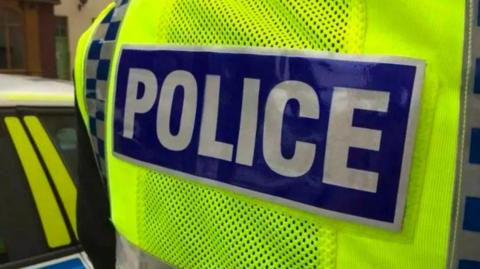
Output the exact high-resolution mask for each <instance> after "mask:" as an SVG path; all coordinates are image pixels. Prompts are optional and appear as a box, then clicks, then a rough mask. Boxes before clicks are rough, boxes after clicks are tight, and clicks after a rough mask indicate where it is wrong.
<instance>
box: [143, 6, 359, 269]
mask: <svg viewBox="0 0 480 269" xmlns="http://www.w3.org/2000/svg"><path fill="white" fill-rule="evenodd" d="M161 8H162V7H161V6H159V7H158V9H161ZM364 13H365V12H364V5H363V0H323V1H298V0H283V1H258V0H245V1H237V0H216V1H209V0H201V1H190V0H183V1H176V2H175V4H174V5H173V6H172V9H171V11H170V12H168V14H165V16H163V18H164V19H161V20H160V22H158V23H159V24H158V32H157V41H156V42H157V44H165V43H170V44H188V45H234V46H250V47H255V46H258V47H276V48H297V49H299V48H300V49H301V48H306V49H315V50H321V51H332V52H348V53H359V52H361V51H362V47H363V37H364V29H365V24H364V21H365V14H364ZM137 183H138V185H137V195H138V199H137V201H138V205H137V216H138V221H137V224H138V231H137V232H138V237H139V238H138V240H139V242H138V243H139V247H141V248H142V249H144V250H145V251H147V252H149V253H151V254H152V255H154V256H156V257H158V258H159V259H161V260H162V261H165V262H167V263H170V264H172V265H175V266H177V267H180V268H212V269H217V268H275V269H277V268H300V269H303V268H335V263H336V251H337V249H336V248H337V244H336V232H335V231H334V230H332V229H330V228H327V227H325V226H323V225H321V224H319V222H316V221H313V220H312V219H311V218H304V217H302V215H301V214H290V213H291V212H292V210H289V209H287V208H283V207H281V206H274V205H272V204H269V203H264V202H260V201H259V200H254V199H253V198H249V197H247V196H244V195H239V194H235V193H233V192H228V191H226V190H222V189H220V188H213V187H208V186H205V185H202V184H200V183H195V182H191V181H188V180H184V179H179V178H176V177H173V176H169V175H168V174H165V173H159V172H156V171H152V170H140V172H139V177H138V179H137Z"/></svg>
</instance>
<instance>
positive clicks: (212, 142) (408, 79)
mask: <svg viewBox="0 0 480 269" xmlns="http://www.w3.org/2000/svg"><path fill="white" fill-rule="evenodd" d="M423 74H424V64H423V63H422V62H420V61H415V60H411V59H404V58H395V57H366V56H347V55H338V54H329V53H316V52H302V51H292V50H270V49H247V48H243V49H225V48H223V49H222V48H199V47H166V46H160V47H158V46H157V47H151V46H145V47H130V46H126V47H124V48H123V49H122V52H121V56H120V60H119V65H118V70H117V77H116V95H115V101H114V102H115V111H114V113H115V122H114V133H113V139H114V142H113V143H114V154H115V155H116V156H118V157H120V158H123V159H127V160H129V161H132V162H135V163H138V164H141V165H145V166H148V167H151V168H153V169H157V170H159V171H168V172H169V173H173V174H175V175H179V176H182V177H184V178H188V179H192V180H200V181H203V182H207V183H210V184H215V185H221V186H223V187H228V188H230V189H234V190H236V191H241V192H243V193H246V194H249V195H254V196H259V197H262V198H267V199H270V200H274V201H276V202H278V203H283V204H286V205H288V206H291V207H297V208H301V209H304V210H308V211H313V212H316V213H319V214H323V215H328V216H334V217H341V218H345V219H349V220H355V221H359V222H362V223H367V224H372V225H376V226H381V227H386V228H390V229H399V228H400V227H401V222H402V218H403V211H404V205H405V199H406V187H407V183H408V178H409V171H410V162H411V155H412V154H411V153H412V147H413V142H414V136H415V129H416V121H417V116H418V115H417V114H418V110H419V109H418V108H419V96H420V90H421V84H422V81H423Z"/></svg>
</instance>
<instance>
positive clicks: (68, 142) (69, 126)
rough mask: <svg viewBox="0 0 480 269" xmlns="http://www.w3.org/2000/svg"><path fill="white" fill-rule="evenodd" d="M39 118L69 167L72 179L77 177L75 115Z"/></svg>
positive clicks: (41, 116) (40, 116) (43, 116)
mask: <svg viewBox="0 0 480 269" xmlns="http://www.w3.org/2000/svg"><path fill="white" fill-rule="evenodd" d="M38 118H39V119H40V121H41V122H42V124H43V126H44V127H45V129H46V130H47V132H48V134H49V136H50V139H51V140H52V142H53V143H54V144H55V146H56V147H57V150H58V152H59V153H60V155H61V156H62V159H63V161H64V163H65V165H66V166H67V168H68V170H69V171H70V174H71V176H72V177H74V178H76V175H77V162H78V156H77V132H76V129H75V128H76V121H75V117H74V115H62V114H60V115H53V114H48V115H42V114H39V115H38Z"/></svg>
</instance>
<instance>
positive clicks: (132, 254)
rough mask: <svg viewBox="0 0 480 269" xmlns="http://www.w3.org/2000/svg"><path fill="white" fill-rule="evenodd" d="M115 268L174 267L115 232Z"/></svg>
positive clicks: (170, 268)
mask: <svg viewBox="0 0 480 269" xmlns="http://www.w3.org/2000/svg"><path fill="white" fill-rule="evenodd" d="M116 267H117V269H175V268H176V267H173V266H171V265H168V264H166V263H164V262H162V261H160V260H158V259H157V258H155V257H153V256H152V255H150V254H148V253H146V252H144V251H142V250H141V249H139V248H138V247H137V246H135V245H133V244H132V243H130V242H129V241H128V240H127V239H125V238H124V237H123V236H121V235H119V234H117V265H116Z"/></svg>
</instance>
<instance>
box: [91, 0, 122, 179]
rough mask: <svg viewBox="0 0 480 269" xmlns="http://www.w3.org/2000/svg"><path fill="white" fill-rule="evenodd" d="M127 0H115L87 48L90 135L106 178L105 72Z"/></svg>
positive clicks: (107, 69)
mask: <svg viewBox="0 0 480 269" xmlns="http://www.w3.org/2000/svg"><path fill="white" fill-rule="evenodd" d="M128 2H129V1H128V0H117V1H116V6H115V7H114V8H112V10H110V12H109V13H108V14H107V15H106V16H105V18H103V20H102V22H101V23H100V25H98V27H97V29H96V30H95V34H94V36H93V39H92V42H91V44H90V47H89V49H88V55H87V63H86V70H85V72H86V73H85V78H86V81H85V86H86V89H85V103H86V105H87V110H88V121H89V128H90V139H91V142H92V147H93V150H94V153H95V155H96V160H97V165H98V167H99V170H100V173H101V175H102V177H103V178H104V179H106V170H105V169H106V166H105V105H106V100H107V98H108V96H107V89H108V86H107V85H108V75H109V73H110V66H111V61H112V57H113V51H114V48H115V43H116V40H117V36H118V32H119V29H120V24H121V22H122V20H123V17H124V16H125V12H126V10H127V7H128Z"/></svg>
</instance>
